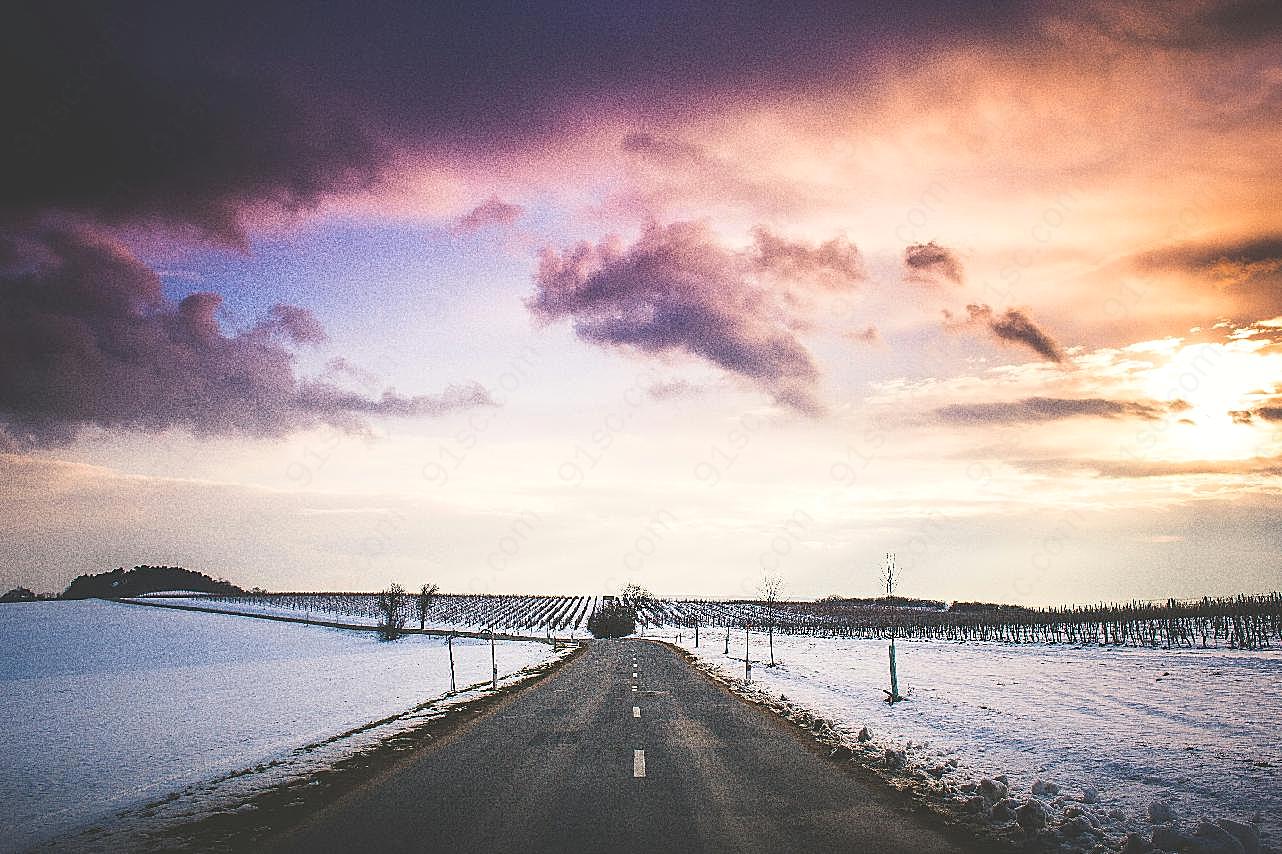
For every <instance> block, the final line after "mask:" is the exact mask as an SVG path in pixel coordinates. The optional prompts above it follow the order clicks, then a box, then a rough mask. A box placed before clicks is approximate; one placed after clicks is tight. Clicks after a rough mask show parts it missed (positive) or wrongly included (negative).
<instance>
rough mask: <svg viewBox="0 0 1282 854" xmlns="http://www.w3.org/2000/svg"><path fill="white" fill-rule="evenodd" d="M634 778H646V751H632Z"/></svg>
mask: <svg viewBox="0 0 1282 854" xmlns="http://www.w3.org/2000/svg"><path fill="white" fill-rule="evenodd" d="M632 776H633V777H644V776H645V751H644V750H634V751H632Z"/></svg>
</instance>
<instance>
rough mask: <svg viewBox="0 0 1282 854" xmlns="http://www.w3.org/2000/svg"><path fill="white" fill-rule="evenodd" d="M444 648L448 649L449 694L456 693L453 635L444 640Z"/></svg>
mask: <svg viewBox="0 0 1282 854" xmlns="http://www.w3.org/2000/svg"><path fill="white" fill-rule="evenodd" d="M445 644H446V646H448V647H449V648H450V693H451V694H457V693H458V683H457V682H455V681H454V635H450V636H449V637H448V638H446V640H445Z"/></svg>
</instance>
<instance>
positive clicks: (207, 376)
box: [0, 229, 490, 446]
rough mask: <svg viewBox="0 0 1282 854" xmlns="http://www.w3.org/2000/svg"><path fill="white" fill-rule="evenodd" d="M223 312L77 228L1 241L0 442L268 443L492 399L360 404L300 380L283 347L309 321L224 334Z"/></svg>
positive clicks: (278, 320)
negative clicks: (153, 439)
mask: <svg viewBox="0 0 1282 854" xmlns="http://www.w3.org/2000/svg"><path fill="white" fill-rule="evenodd" d="M221 302H222V298H221V297H220V296H219V295H218V294H214V293H194V294H190V295H189V296H187V297H185V298H184V299H182V300H181V301H180V302H178V303H177V304H175V303H174V302H173V301H171V300H170V299H168V298H167V297H166V296H165V295H164V293H163V291H162V288H161V283H160V279H159V277H158V276H157V275H156V274H155V272H153V271H152V270H150V269H148V268H147V267H146V266H144V265H142V264H140V263H139V262H138V261H137V260H135V259H134V258H132V257H131V256H130V255H128V254H127V253H126V252H124V251H123V250H122V249H119V248H118V247H115V246H112V245H110V244H108V243H105V242H103V241H102V240H101V239H99V238H96V237H94V236H93V235H91V234H89V233H87V232H84V231H77V230H69V229H47V230H44V231H40V232H31V233H28V234H26V235H24V236H23V239H21V240H19V239H15V238H12V237H7V238H4V239H0V432H7V433H8V434H9V440H8V441H9V443H10V444H13V443H16V444H20V445H24V446H33V445H48V444H58V443H61V442H66V441H70V440H71V439H73V438H74V437H75V436H76V434H77V433H78V432H79V431H80V430H81V429H82V428H84V427H87V426H90V425H96V426H100V427H110V428H124V429H135V430H144V431H159V430H165V429H168V428H171V427H180V428H186V429H189V430H191V431H192V432H193V433H196V434H201V435H248V436H280V435H283V434H285V433H288V432H290V431H293V430H297V429H301V428H306V427H309V426H314V425H316V424H320V423H328V424H333V425H335V426H338V427H341V428H343V429H348V430H361V429H363V423H362V420H361V416H364V415H436V414H440V413H442V412H445V411H448V410H450V409H454V408H459V407H466V406H477V405H485V404H488V403H490V401H489V398H488V396H487V395H486V393H485V392H484V390H482V389H480V388H476V387H467V388H461V389H460V388H456V389H450V390H447V392H446V393H445V394H443V395H441V396H439V397H402V396H399V395H397V394H395V393H393V392H390V391H389V392H385V393H384V394H383V395H382V396H381V397H377V398H368V397H364V396H361V395H357V394H353V393H351V392H348V391H345V390H343V389H341V388H339V387H337V386H335V385H332V384H329V383H327V382H323V381H319V380H304V379H300V378H299V377H298V376H297V375H296V373H295V370H294V356H293V354H292V352H291V351H290V350H289V349H287V348H286V346H285V345H286V344H289V343H308V342H316V341H319V340H322V339H323V336H324V332H323V330H322V329H321V327H320V324H319V323H317V321H316V319H315V318H314V317H312V315H311V314H310V312H307V311H306V310H304V309H301V308H298V307H296V306H288V305H278V306H275V307H274V308H273V309H272V313H271V316H270V317H269V318H267V319H266V320H264V321H262V322H261V323H259V324H257V325H255V326H254V327H252V328H251V329H249V330H247V331H244V332H240V333H235V334H227V333H224V332H223V330H222V329H221V328H220V326H219V322H218V319H217V311H218V308H219V305H220V304H221Z"/></svg>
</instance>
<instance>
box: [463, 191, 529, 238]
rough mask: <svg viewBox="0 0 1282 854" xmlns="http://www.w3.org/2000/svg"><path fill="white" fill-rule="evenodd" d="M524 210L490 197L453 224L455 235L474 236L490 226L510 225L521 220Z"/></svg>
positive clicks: (518, 206) (495, 197)
mask: <svg viewBox="0 0 1282 854" xmlns="http://www.w3.org/2000/svg"><path fill="white" fill-rule="evenodd" d="M523 213H525V208H523V207H521V206H520V205H513V204H509V203H507V202H505V201H503V200H502V199H500V198H499V197H498V196H490V197H489V198H488V199H486V200H485V201H484V202H482V203H481V204H480V205H477V206H476V207H475V208H473V209H472V210H471V211H470V212H469V213H468V214H467V215H466V216H462V217H459V219H458V221H456V222H455V223H454V233H455V234H475V233H476V232H478V231H481V230H482V229H485V228H490V227H491V226H501V225H511V224H512V223H514V222H516V221H517V220H518V219H520V218H521V214H523Z"/></svg>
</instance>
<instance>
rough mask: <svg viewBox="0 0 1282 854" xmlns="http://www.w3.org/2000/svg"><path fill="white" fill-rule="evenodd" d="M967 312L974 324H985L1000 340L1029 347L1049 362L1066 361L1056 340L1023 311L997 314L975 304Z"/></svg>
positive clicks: (1007, 311) (986, 307)
mask: <svg viewBox="0 0 1282 854" xmlns="http://www.w3.org/2000/svg"><path fill="white" fill-rule="evenodd" d="M966 311H967V313H968V314H969V315H970V320H971V322H972V323H980V324H983V325H984V326H985V327H986V328H987V329H988V331H989V332H991V333H992V334H993V335H994V336H996V337H997V338H998V339H999V340H1002V341H1009V342H1010V343H1012V344H1018V345H1020V346H1023V347H1027V348H1028V349H1030V350H1032V351H1033V352H1034V353H1037V354H1038V355H1039V356H1041V357H1042V358H1044V359H1046V360H1047V361H1051V362H1063V361H1064V358H1065V356H1064V351H1063V350H1062V349H1061V348H1060V346H1059V344H1058V343H1056V342H1055V339H1053V338H1051V337H1050V336H1049V335H1047V334H1046V333H1045V332H1043V331H1042V329H1041V328H1040V327H1039V326H1038V325H1037V324H1036V323H1034V322H1033V321H1032V319H1031V318H1030V317H1029V316H1028V315H1026V314H1024V313H1023V312H1022V311H1018V310H1017V309H1013V308H1010V309H1007V310H1006V311H1005V312H1003V313H1001V314H995V313H994V312H993V310H992V309H991V308H990V307H988V306H987V305H973V304H972V305H968V306H966Z"/></svg>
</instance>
